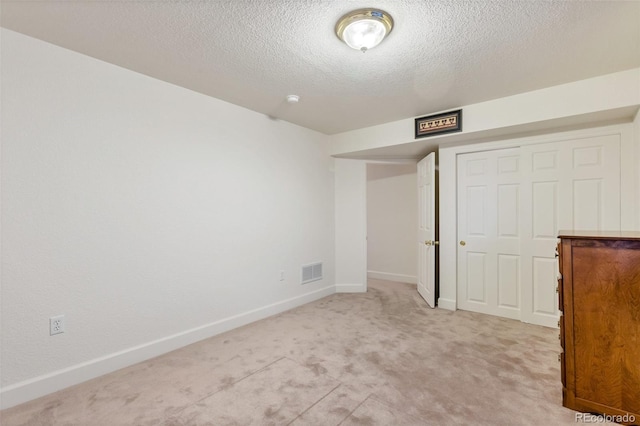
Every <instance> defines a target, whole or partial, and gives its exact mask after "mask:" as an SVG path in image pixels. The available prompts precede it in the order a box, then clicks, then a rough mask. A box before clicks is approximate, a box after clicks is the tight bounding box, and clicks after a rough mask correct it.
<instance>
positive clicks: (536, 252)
mask: <svg viewBox="0 0 640 426" xmlns="http://www.w3.org/2000/svg"><path fill="white" fill-rule="evenodd" d="M620 172H621V157H620V136H619V135H615V134H614V135H606V136H593V137H583V138H579V139H571V140H564V141H557V142H553V143H543V144H531V145H525V146H522V147H518V148H510V149H501V150H495V151H483V152H474V153H468V154H460V155H458V159H457V179H458V188H457V197H458V230H457V231H458V239H459V241H458V257H457V262H458V264H457V266H458V273H457V275H458V306H459V307H460V308H461V309H466V310H470V311H475V312H482V313H487V314H492V315H498V316H502V317H508V318H520V319H521V320H522V321H524V322H529V323H533V324H538V325H545V326H550V327H555V326H556V323H557V320H558V315H559V312H558V297H557V294H556V286H557V282H556V278H557V271H558V265H557V260H556V259H555V247H556V243H557V235H558V231H559V230H561V229H573V230H585V231H594V230H620V224H621V215H620V213H621V208H620V201H621V198H620V189H621V181H620Z"/></svg>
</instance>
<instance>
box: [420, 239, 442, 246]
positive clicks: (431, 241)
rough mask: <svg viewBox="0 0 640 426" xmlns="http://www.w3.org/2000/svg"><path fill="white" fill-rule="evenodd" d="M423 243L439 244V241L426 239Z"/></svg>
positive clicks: (429, 244)
mask: <svg viewBox="0 0 640 426" xmlns="http://www.w3.org/2000/svg"><path fill="white" fill-rule="evenodd" d="M424 243H425V245H428V246H437V245H440V241H433V240H426V241H425V242H424Z"/></svg>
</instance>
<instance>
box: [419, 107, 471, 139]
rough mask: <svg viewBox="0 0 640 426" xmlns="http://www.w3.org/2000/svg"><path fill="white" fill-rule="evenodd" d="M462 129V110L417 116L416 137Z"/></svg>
mask: <svg viewBox="0 0 640 426" xmlns="http://www.w3.org/2000/svg"><path fill="white" fill-rule="evenodd" d="M461 131H462V110H461V109H459V110H457V111H449V112H443V113H440V114H434V115H427V116H426V117H420V118H416V139H418V138H424V137H427V136H434V135H440V134H442V133H452V132H461Z"/></svg>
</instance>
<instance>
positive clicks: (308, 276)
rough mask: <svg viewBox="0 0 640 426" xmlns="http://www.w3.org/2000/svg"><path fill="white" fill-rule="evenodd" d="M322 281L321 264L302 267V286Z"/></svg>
mask: <svg viewBox="0 0 640 426" xmlns="http://www.w3.org/2000/svg"><path fill="white" fill-rule="evenodd" d="M321 279H322V262H318V263H310V264H308V265H302V284H306V283H310V282H312V281H318V280H321Z"/></svg>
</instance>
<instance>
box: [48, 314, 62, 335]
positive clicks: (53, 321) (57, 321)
mask: <svg viewBox="0 0 640 426" xmlns="http://www.w3.org/2000/svg"><path fill="white" fill-rule="evenodd" d="M60 333H64V315H58V316H55V317H51V318H49V334H50V335H51V336H53V335H54V334H60Z"/></svg>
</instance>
